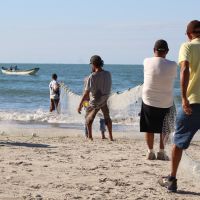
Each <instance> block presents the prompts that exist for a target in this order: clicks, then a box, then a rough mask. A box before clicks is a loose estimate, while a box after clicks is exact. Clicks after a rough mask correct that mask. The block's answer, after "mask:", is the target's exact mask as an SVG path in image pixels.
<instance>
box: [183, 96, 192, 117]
mask: <svg viewBox="0 0 200 200" xmlns="http://www.w3.org/2000/svg"><path fill="white" fill-rule="evenodd" d="M182 107H183V111H184V112H185V114H186V115H191V114H192V108H191V106H190V102H189V101H188V99H182Z"/></svg>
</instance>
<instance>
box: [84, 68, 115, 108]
mask: <svg viewBox="0 0 200 200" xmlns="http://www.w3.org/2000/svg"><path fill="white" fill-rule="evenodd" d="M111 85H112V80H111V74H110V72H108V71H104V70H102V71H100V72H94V73H92V74H91V75H90V76H89V78H88V82H87V84H86V88H85V90H88V91H90V94H91V95H90V105H91V106H93V107H98V106H101V105H102V104H104V103H105V102H106V101H107V99H108V97H109V95H110V92H111Z"/></svg>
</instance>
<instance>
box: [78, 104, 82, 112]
mask: <svg viewBox="0 0 200 200" xmlns="http://www.w3.org/2000/svg"><path fill="white" fill-rule="evenodd" d="M81 110H82V106H81V105H79V107H78V113H79V114H81Z"/></svg>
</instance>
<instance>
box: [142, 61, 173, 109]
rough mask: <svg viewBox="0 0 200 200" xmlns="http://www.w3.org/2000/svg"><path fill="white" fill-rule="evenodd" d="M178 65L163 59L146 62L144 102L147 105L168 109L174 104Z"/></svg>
mask: <svg viewBox="0 0 200 200" xmlns="http://www.w3.org/2000/svg"><path fill="white" fill-rule="evenodd" d="M176 71H177V64H176V63H175V62H174V61H170V60H167V59H165V58H161V57H152V58H146V59H145V60H144V84H143V91H142V99H143V102H144V103H145V104H147V105H150V106H154V107H159V108H168V107H170V106H172V104H173V84H174V79H175V77H176V75H177V72H176Z"/></svg>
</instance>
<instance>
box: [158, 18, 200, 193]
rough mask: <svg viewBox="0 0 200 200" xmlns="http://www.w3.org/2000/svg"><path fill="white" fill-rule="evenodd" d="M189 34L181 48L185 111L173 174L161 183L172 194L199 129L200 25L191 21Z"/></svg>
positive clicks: (180, 115)
mask: <svg viewBox="0 0 200 200" xmlns="http://www.w3.org/2000/svg"><path fill="white" fill-rule="evenodd" d="M186 34H187V36H188V39H189V42H186V43H184V44H182V46H181V48H180V52H179V64H180V67H181V70H180V83H181V98H182V109H181V111H180V112H179V113H178V116H177V123H176V132H175V135H174V145H173V149H172V161H171V162H172V163H171V174H170V175H169V176H167V177H162V178H161V179H160V180H159V183H160V185H161V186H164V187H166V188H167V189H168V190H169V191H171V192H176V191H177V179H176V174H177V170H178V166H179V163H180V160H181V157H182V152H183V150H184V149H187V148H188V147H189V145H190V142H191V140H192V138H193V136H194V135H195V133H196V132H197V131H198V130H199V129H200V84H199V83H200V21H198V20H193V21H191V22H190V23H189V24H188V26H187V31H186Z"/></svg>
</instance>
